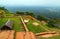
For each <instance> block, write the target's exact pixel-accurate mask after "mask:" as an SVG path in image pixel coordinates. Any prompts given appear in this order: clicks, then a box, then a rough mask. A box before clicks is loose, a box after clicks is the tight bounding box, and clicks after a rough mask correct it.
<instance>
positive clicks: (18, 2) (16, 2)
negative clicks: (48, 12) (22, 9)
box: [0, 0, 60, 7]
mask: <svg viewBox="0 0 60 39" xmlns="http://www.w3.org/2000/svg"><path fill="white" fill-rule="evenodd" d="M0 6H47V7H51V6H52V7H55V6H57V7H58V6H60V0H0Z"/></svg>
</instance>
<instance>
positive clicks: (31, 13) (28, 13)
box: [25, 12, 35, 17]
mask: <svg viewBox="0 0 60 39" xmlns="http://www.w3.org/2000/svg"><path fill="white" fill-rule="evenodd" d="M25 13H26V15H30V16H32V17H35V15H34V13H33V12H25Z"/></svg>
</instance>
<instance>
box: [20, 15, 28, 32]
mask: <svg viewBox="0 0 60 39" xmlns="http://www.w3.org/2000/svg"><path fill="white" fill-rule="evenodd" d="M20 19H21V21H22V23H23V26H24V28H25V31H26V32H28V28H27V27H26V24H25V23H24V21H23V18H22V17H21V16H20Z"/></svg>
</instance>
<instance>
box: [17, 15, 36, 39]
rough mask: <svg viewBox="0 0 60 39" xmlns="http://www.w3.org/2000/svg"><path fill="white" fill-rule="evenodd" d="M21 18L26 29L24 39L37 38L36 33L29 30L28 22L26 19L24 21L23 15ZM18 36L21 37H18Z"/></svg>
mask: <svg viewBox="0 0 60 39" xmlns="http://www.w3.org/2000/svg"><path fill="white" fill-rule="evenodd" d="M20 19H21V21H22V23H23V25H24V29H25V34H24V39H36V37H35V35H34V34H33V33H32V32H29V30H28V28H27V26H26V24H25V23H24V21H23V18H22V16H20ZM18 38H19V37H18ZM22 39H23V38H22Z"/></svg>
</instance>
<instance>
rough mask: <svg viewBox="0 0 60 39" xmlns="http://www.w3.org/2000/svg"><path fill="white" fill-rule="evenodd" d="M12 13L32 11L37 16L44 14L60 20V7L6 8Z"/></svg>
mask: <svg viewBox="0 0 60 39" xmlns="http://www.w3.org/2000/svg"><path fill="white" fill-rule="evenodd" d="M6 8H7V9H8V10H10V11H12V12H16V11H30V12H34V14H35V15H38V14H42V15H44V16H46V17H49V18H59V19H60V7H26V6H22V7H21V6H20V7H17V6H13V7H10V6H9V7H6Z"/></svg>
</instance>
